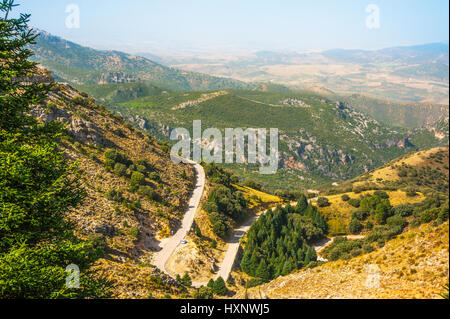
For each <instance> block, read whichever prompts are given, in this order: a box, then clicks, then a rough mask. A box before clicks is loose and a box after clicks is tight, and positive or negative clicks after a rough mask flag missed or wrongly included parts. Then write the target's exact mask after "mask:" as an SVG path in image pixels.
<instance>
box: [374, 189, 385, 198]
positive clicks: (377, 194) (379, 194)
mask: <svg viewBox="0 0 450 319" xmlns="http://www.w3.org/2000/svg"><path fill="white" fill-rule="evenodd" d="M373 195H374V196H378V197H380V198H382V199H389V195H388V194H387V193H386V192H384V191H379V190H377V191H375V192H374V193H373Z"/></svg>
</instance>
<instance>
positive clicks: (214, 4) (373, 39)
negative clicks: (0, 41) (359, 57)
mask: <svg viewBox="0 0 450 319" xmlns="http://www.w3.org/2000/svg"><path fill="white" fill-rule="evenodd" d="M16 3H19V4H21V6H20V7H19V8H20V11H22V12H29V13H31V14H32V18H31V24H32V25H33V26H35V27H38V28H41V29H44V30H46V31H49V32H51V33H53V34H55V35H59V36H62V37H64V38H66V39H69V40H72V41H75V42H78V43H81V44H85V45H89V46H93V47H95V48H102V49H104V48H110V49H120V50H125V51H129V52H151V51H160V50H166V49H168V50H175V49H193V48H199V49H206V48H216V49H220V48H231V47H233V48H243V49H274V50H282V49H298V50H311V49H330V48H361V49H375V48H382V47H389V46H397V45H410V44H421V43H427V42H440V41H448V37H449V33H448V29H449V17H448V12H449V11H448V10H449V4H448V0H378V1H375V0H368V1H364V0H308V1H307V0H127V1H119V0H95V1H93V0H72V1H65V0H57V1H55V0H16ZM71 3H73V4H76V5H78V6H79V8H80V28H79V29H76V28H75V29H68V28H67V27H66V23H65V21H66V18H67V16H68V14H67V13H66V12H65V11H66V6H67V5H69V4H71ZM369 4H376V5H377V6H378V7H379V9H380V28H378V29H369V28H367V27H366V19H367V16H368V15H369V13H367V12H366V7H367V5H369ZM18 10H19V9H16V11H18Z"/></svg>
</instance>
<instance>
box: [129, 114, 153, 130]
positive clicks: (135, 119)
mask: <svg viewBox="0 0 450 319" xmlns="http://www.w3.org/2000/svg"><path fill="white" fill-rule="evenodd" d="M128 120H129V121H130V122H131V123H134V124H135V125H137V126H138V127H139V128H140V129H141V130H148V129H149V128H150V125H149V124H148V121H147V119H145V118H143V117H142V116H139V115H135V116H130V117H129V118H128Z"/></svg>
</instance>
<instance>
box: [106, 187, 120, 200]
mask: <svg viewBox="0 0 450 319" xmlns="http://www.w3.org/2000/svg"><path fill="white" fill-rule="evenodd" d="M106 198H107V199H109V200H113V201H115V202H121V201H122V200H123V193H122V191H117V190H115V189H111V190H109V191H108V192H107V193H106Z"/></svg>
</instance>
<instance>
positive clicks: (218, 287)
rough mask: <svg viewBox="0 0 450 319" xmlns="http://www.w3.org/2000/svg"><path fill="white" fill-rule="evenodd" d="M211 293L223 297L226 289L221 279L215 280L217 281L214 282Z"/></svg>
mask: <svg viewBox="0 0 450 319" xmlns="http://www.w3.org/2000/svg"><path fill="white" fill-rule="evenodd" d="M213 291H214V293H215V294H216V295H218V296H225V295H226V294H227V292H228V289H227V286H226V285H225V281H224V280H223V278H222V277H219V278H217V280H216V281H215V282H214V288H213Z"/></svg>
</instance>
